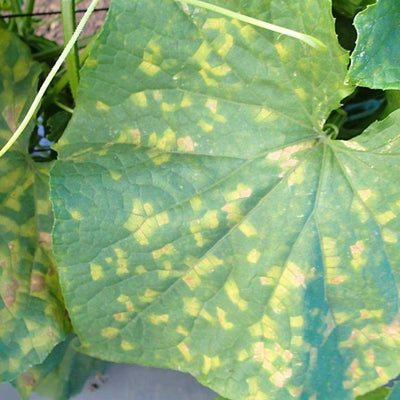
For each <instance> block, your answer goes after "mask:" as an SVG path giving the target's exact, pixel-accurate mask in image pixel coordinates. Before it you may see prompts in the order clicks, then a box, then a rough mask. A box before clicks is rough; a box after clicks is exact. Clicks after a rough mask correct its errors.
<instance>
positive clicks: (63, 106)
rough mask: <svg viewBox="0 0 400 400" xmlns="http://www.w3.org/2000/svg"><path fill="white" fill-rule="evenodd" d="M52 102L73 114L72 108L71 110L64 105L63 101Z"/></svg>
mask: <svg viewBox="0 0 400 400" xmlns="http://www.w3.org/2000/svg"><path fill="white" fill-rule="evenodd" d="M54 104H55V105H56V106H58V107H60V108H61V109H62V110H64V111H66V112H68V113H70V114H73V113H74V110H73V109H72V108H70V107H68V106H66V105H65V104H63V103H60V102H59V101H57V100H55V101H54Z"/></svg>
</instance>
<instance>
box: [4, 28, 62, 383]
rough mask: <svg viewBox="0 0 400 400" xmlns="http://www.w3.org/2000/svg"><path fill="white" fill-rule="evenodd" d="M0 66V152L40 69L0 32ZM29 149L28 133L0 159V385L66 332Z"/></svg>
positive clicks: (47, 219) (45, 206)
mask: <svg viewBox="0 0 400 400" xmlns="http://www.w3.org/2000/svg"><path fill="white" fill-rule="evenodd" d="M0 60H1V62H0V147H1V146H3V145H4V144H5V143H6V141H7V140H8V138H9V137H10V136H11V134H12V132H13V131H14V130H15V128H16V127H17V125H18V124H19V122H20V120H21V117H23V114H24V112H25V110H26V107H27V105H29V104H30V102H31V101H32V98H33V96H34V95H35V93H36V87H37V80H38V75H39V73H40V67H39V65H38V64H35V63H34V62H33V61H32V59H31V57H30V53H29V50H28V48H27V47H26V46H25V45H24V44H23V43H22V42H20V40H19V39H18V38H17V37H16V36H13V34H11V33H10V32H8V31H6V30H3V29H1V30H0ZM30 129H32V124H31V125H30ZM28 142H29V129H27V131H26V132H25V134H24V136H23V137H22V138H21V139H20V140H19V141H18V143H17V144H16V145H15V146H14V147H13V148H12V149H11V151H9V152H8V153H7V154H6V155H5V156H4V157H2V158H1V159H0V380H1V381H3V380H11V379H14V378H15V377H16V376H17V375H18V374H20V373H21V372H23V371H25V370H26V369H27V368H29V367H31V366H32V365H34V364H37V363H40V362H42V361H43V360H44V359H45V358H46V357H47V355H48V354H49V352H50V351H51V350H52V348H53V347H54V346H55V345H56V344H57V343H58V342H59V341H61V340H62V339H63V338H64V336H65V333H64V332H65V330H66V329H67V326H66V325H67V322H66V319H65V314H64V312H65V311H64V306H63V303H62V298H61V293H60V289H59V284H58V277H57V272H56V269H55V262H54V258H53V254H52V251H51V228H52V222H53V220H52V211H51V203H50V201H49V182H48V179H49V177H48V170H49V167H48V166H45V165H41V166H40V168H39V167H38V166H36V165H34V163H33V162H32V160H31V158H30V156H29V154H28Z"/></svg>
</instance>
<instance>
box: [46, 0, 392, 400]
mask: <svg viewBox="0 0 400 400" xmlns="http://www.w3.org/2000/svg"><path fill="white" fill-rule="evenodd" d="M216 3H218V4H220V5H224V6H226V7H229V8H230V9H233V10H235V11H239V12H242V13H244V14H247V15H251V16H253V17H257V18H261V19H263V20H266V21H270V22H273V23H276V24H279V25H283V26H287V27H289V28H292V29H296V30H300V31H304V32H305V33H309V34H313V35H315V36H317V37H318V38H320V39H321V40H323V41H324V42H325V43H326V45H327V48H328V50H327V52H325V53H320V52H318V51H316V50H314V49H311V48H309V47H307V46H305V45H303V44H301V43H299V42H297V41H296V40H294V39H292V38H286V37H282V36H278V35H276V34H273V33H270V32H266V31H262V30H259V29H258V28H254V27H252V26H249V25H246V24H243V23H240V22H238V21H236V20H229V19H226V18H224V17H221V16H220V15H218V14H214V13H211V12H206V11H204V10H200V9H195V8H192V7H188V6H181V5H179V4H177V3H175V2H174V1H171V0H163V1H157V0H151V1H149V0H146V1H144V0H135V1H131V0H115V1H114V3H113V4H112V8H111V11H110V14H109V17H108V20H107V23H106V26H105V27H104V30H103V34H102V36H101V37H100V39H99V43H98V45H97V47H96V49H95V50H94V52H93V54H92V58H91V60H90V61H89V62H88V67H87V68H86V69H85V71H84V72H83V74H82V86H83V90H81V92H80V94H79V102H78V105H77V109H76V112H75V113H74V117H73V121H72V123H71V125H70V126H69V129H68V132H67V134H66V136H64V138H63V139H62V144H61V145H60V148H59V156H60V161H58V162H57V163H56V166H55V168H54V169H53V171H52V200H53V204H54V207H55V214H56V221H55V228H54V231H53V232H54V233H53V239H54V246H55V251H56V257H57V259H58V261H59V263H60V274H61V281H62V286H63V290H64V294H65V297H66V302H67V306H68V308H69V311H70V314H71V318H72V321H73V324H74V327H75V328H76V330H77V334H78V336H79V337H80V339H81V341H82V346H83V347H82V348H83V350H84V351H86V352H87V353H89V354H91V355H94V356H98V357H101V358H105V359H109V360H113V361H123V362H134V363H141V364H144V365H152V366H158V367H168V368H175V369H179V370H183V371H187V372H190V373H191V374H193V375H194V376H196V377H197V378H198V379H199V380H200V381H201V382H202V383H204V384H206V385H208V386H210V387H211V388H213V389H214V390H216V391H217V392H219V393H220V394H221V395H223V396H224V397H227V398H229V399H234V400H242V399H246V400H264V399H273V400H275V399H276V400H278V399H279V400H286V399H303V400H305V399H307V400H316V399H318V400H320V399H323V400H328V399H329V400H347V399H353V398H354V395H357V394H362V393H365V392H367V391H370V390H372V389H375V388H376V387H378V386H379V385H382V384H384V383H386V382H387V381H388V379H390V378H393V377H394V376H396V375H397V374H398V372H399V370H400V362H399V361H398V360H400V334H399V324H400V323H399V311H398V305H399V304H398V279H399V268H400V265H399V261H400V260H399V254H400V253H399V250H400V249H399V243H398V239H399V238H398V231H399V224H400V219H399V217H398V214H399V211H400V203H399V199H400V190H399V186H398V184H397V183H396V182H397V179H398V174H399V170H400V161H399V150H400V149H399V146H400V144H399V140H398V139H399V122H400V114H398V113H397V114H393V115H392V116H391V117H390V118H389V119H387V120H385V121H384V122H382V123H380V124H376V125H374V126H373V127H372V128H370V129H369V130H368V132H366V133H365V134H363V135H362V136H360V137H358V138H357V139H354V140H351V141H348V142H340V141H333V140H331V139H330V138H329V137H327V136H326V134H325V133H324V132H323V130H322V129H323V124H324V121H325V119H326V117H327V116H328V115H329V113H330V111H331V110H332V109H334V108H336V107H337V106H338V104H339V101H340V99H341V98H343V97H344V96H345V95H347V94H348V93H349V88H346V87H345V86H344V84H343V81H344V77H345V74H346V65H347V56H346V54H345V53H344V52H343V51H342V50H341V49H340V48H339V46H338V44H337V39H336V35H335V32H334V27H333V19H332V17H331V13H330V2H329V1H326V0H308V1H302V2H297V1H295V2H293V1H291V0H270V1H267V2H259V1H256V0H253V1H246V2H242V1H240V0H230V1H228V2H227V1H224V2H222V0H221V1H219V2H216Z"/></svg>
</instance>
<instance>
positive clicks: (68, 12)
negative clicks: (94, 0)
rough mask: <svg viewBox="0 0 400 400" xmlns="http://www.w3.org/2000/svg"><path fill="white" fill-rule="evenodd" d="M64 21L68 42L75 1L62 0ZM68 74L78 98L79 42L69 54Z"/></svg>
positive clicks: (73, 22) (72, 27)
mask: <svg viewBox="0 0 400 400" xmlns="http://www.w3.org/2000/svg"><path fill="white" fill-rule="evenodd" d="M61 12H62V23H63V33H64V43H68V41H69V40H70V39H71V37H72V35H73V33H74V30H75V27H76V19H75V1H74V0H62V1H61ZM66 63H67V75H68V79H69V86H70V88H71V93H72V97H73V98H74V100H75V99H76V93H77V91H78V86H79V55H78V46H77V43H75V44H74V46H73V48H72V49H71V52H70V53H69V54H68V56H67V60H66Z"/></svg>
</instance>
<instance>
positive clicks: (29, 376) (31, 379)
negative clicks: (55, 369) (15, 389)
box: [21, 372, 36, 387]
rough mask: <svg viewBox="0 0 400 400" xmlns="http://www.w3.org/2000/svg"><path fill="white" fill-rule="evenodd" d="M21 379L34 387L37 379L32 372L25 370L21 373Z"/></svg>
mask: <svg viewBox="0 0 400 400" xmlns="http://www.w3.org/2000/svg"><path fill="white" fill-rule="evenodd" d="M21 380H22V382H23V383H24V385H25V386H29V387H34V386H35V384H36V380H35V377H34V376H33V374H32V372H24V373H23V374H21Z"/></svg>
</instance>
